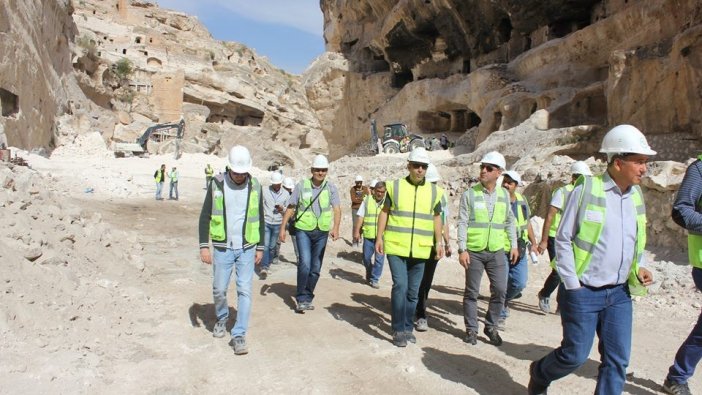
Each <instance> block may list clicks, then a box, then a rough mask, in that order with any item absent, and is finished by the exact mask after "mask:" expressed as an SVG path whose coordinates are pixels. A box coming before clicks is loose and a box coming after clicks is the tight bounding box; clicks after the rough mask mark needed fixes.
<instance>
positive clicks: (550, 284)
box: [539, 236, 561, 298]
mask: <svg viewBox="0 0 702 395" xmlns="http://www.w3.org/2000/svg"><path fill="white" fill-rule="evenodd" d="M546 250H547V251H548V258H549V259H550V260H551V262H555V260H556V239H555V238H553V237H550V236H549V238H548V244H546ZM560 283H561V278H560V277H559V276H558V272H556V270H555V269H554V270H551V273H550V274H549V275H548V277H546V281H544V287H543V288H541V291H539V297H541V298H548V297H550V296H551V294H552V293H553V291H555V290H556V288H558V284H560Z"/></svg>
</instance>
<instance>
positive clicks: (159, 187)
mask: <svg viewBox="0 0 702 395" xmlns="http://www.w3.org/2000/svg"><path fill="white" fill-rule="evenodd" d="M161 191H163V183H162V182H157V183H156V200H160V199H161Z"/></svg>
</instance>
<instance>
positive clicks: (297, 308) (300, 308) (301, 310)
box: [295, 302, 307, 313]
mask: <svg viewBox="0 0 702 395" xmlns="http://www.w3.org/2000/svg"><path fill="white" fill-rule="evenodd" d="M306 310H307V302H298V303H297V306H295V312H296V313H304V312H305V311H306Z"/></svg>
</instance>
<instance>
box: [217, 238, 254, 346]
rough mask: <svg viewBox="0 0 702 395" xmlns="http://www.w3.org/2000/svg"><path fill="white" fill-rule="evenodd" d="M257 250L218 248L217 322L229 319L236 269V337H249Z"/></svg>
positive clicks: (233, 329) (233, 332)
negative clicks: (230, 284) (228, 294)
mask: <svg viewBox="0 0 702 395" xmlns="http://www.w3.org/2000/svg"><path fill="white" fill-rule="evenodd" d="M255 257H256V248H253V247H251V248H248V249H246V250H242V249H236V250H232V249H230V248H227V249H219V248H215V249H214V262H213V270H214V279H213V280H212V296H213V297H214V305H215V314H217V321H220V320H226V319H227V318H229V304H228V303H227V289H228V288H229V281H230V280H231V278H232V271H233V270H234V269H235V268H236V296H237V303H236V324H235V325H234V327H233V328H232V337H236V336H244V335H246V329H247V328H248V326H249V316H250V315H251V284H252V282H253V274H254V258H255Z"/></svg>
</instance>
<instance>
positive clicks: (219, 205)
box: [210, 175, 261, 244]
mask: <svg viewBox="0 0 702 395" xmlns="http://www.w3.org/2000/svg"><path fill="white" fill-rule="evenodd" d="M210 184H211V185H212V214H211V215H210V238H212V241H215V242H226V241H227V227H226V220H225V217H224V213H225V209H224V190H223V188H224V176H223V175H220V176H217V177H215V178H214V182H212V183H210ZM259 196H261V184H260V183H259V182H258V180H257V179H255V178H254V177H251V176H249V199H248V202H247V203H246V217H245V218H244V244H249V243H250V244H257V243H258V242H259V241H261V234H260V232H259V229H260V221H261V218H260V217H259Z"/></svg>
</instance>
